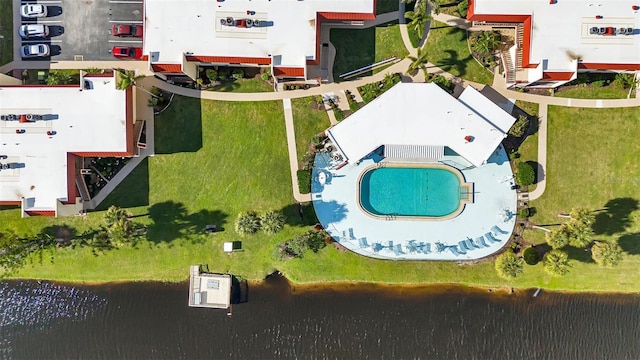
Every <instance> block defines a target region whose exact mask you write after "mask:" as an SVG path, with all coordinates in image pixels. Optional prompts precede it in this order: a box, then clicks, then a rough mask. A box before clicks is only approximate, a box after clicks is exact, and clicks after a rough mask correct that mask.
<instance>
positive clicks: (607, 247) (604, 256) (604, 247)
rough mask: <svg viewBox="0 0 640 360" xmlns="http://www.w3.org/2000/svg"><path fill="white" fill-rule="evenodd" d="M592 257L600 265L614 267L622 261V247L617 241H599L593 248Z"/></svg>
mask: <svg viewBox="0 0 640 360" xmlns="http://www.w3.org/2000/svg"><path fill="white" fill-rule="evenodd" d="M591 258H593V261H595V262H596V264H598V265H602V266H608V267H614V266H616V265H618V264H619V263H620V261H622V248H621V247H620V245H618V244H616V243H612V242H607V241H597V242H596V243H595V244H593V247H592V248H591Z"/></svg>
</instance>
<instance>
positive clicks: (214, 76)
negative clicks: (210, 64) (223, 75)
mask: <svg viewBox="0 0 640 360" xmlns="http://www.w3.org/2000/svg"><path fill="white" fill-rule="evenodd" d="M204 73H205V74H206V75H207V78H209V81H216V80H218V70H216V69H206V70H205V71H204Z"/></svg>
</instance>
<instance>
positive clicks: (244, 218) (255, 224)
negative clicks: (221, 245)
mask: <svg viewBox="0 0 640 360" xmlns="http://www.w3.org/2000/svg"><path fill="white" fill-rule="evenodd" d="M235 228H236V232H238V233H240V234H243V235H245V234H255V233H256V232H257V231H258V230H260V219H259V218H258V214H256V213H255V212H254V211H245V212H242V213H240V214H238V217H237V218H236V224H235Z"/></svg>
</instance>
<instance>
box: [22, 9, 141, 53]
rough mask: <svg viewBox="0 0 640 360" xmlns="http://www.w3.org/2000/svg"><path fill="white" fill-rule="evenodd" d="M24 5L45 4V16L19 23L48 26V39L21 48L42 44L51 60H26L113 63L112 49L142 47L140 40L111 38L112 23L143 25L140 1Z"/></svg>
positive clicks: (23, 20) (25, 41)
mask: <svg viewBox="0 0 640 360" xmlns="http://www.w3.org/2000/svg"><path fill="white" fill-rule="evenodd" d="M27 3H29V4H34V3H39V4H42V5H46V6H47V12H48V15H47V16H46V17H41V18H31V19H29V18H22V24H33V23H40V24H46V25H48V26H49V32H50V36H49V38H47V39H36V38H34V39H29V40H22V45H27V44H41V43H44V44H48V45H49V46H50V48H51V56H50V57H45V58H31V59H28V60H36V61H37V60H47V61H50V60H53V61H55V60H76V61H82V60H84V61H95V60H114V57H113V55H112V54H111V49H112V48H113V47H114V46H135V47H142V38H119V37H115V36H112V35H111V26H112V24H114V23H120V24H138V25H142V16H143V9H142V7H143V5H142V1H139V0H138V1H135V0H132V1H126V0H114V1H106V0H92V1H82V0H46V1H39V2H33V1H28V2H27V1H22V4H27ZM14 11H20V9H14ZM22 24H15V26H16V27H19V26H20V25H22Z"/></svg>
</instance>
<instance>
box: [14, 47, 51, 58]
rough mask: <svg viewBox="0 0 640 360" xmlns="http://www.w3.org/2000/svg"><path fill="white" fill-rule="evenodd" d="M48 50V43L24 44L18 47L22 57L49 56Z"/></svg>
mask: <svg viewBox="0 0 640 360" xmlns="http://www.w3.org/2000/svg"><path fill="white" fill-rule="evenodd" d="M49 51H50V50H49V45H47V44H33V45H24V46H23V47H21V48H20V55H21V56H22V57H23V58H31V57H39V56H49Z"/></svg>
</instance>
